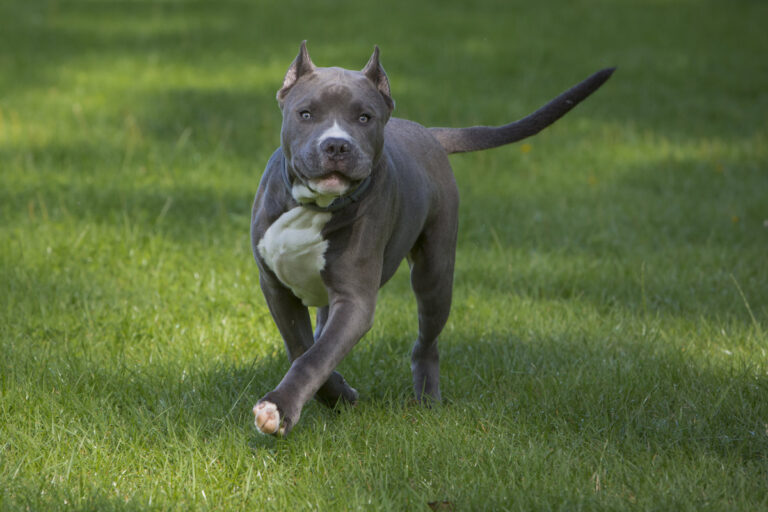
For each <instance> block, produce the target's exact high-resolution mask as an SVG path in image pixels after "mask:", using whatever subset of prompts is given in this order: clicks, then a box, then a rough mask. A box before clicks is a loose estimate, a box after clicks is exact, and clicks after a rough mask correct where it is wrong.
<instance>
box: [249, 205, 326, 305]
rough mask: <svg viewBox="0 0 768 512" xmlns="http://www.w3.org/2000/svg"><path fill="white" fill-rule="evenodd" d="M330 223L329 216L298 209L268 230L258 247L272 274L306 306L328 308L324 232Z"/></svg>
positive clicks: (324, 213)
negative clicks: (323, 278)
mask: <svg viewBox="0 0 768 512" xmlns="http://www.w3.org/2000/svg"><path fill="white" fill-rule="evenodd" d="M330 219H331V214H330V213H329V212H316V211H314V210H310V209H309V208H304V207H302V206H297V207H296V208H293V209H291V210H288V211H287V212H285V213H284V214H282V215H281V216H280V217H279V218H278V219H277V220H276V221H275V222H274V223H273V224H272V225H271V226H269V229H267V232H266V233H264V236H263V237H262V239H261V241H260V242H259V245H258V249H259V254H261V257H262V258H264V261H265V262H266V264H267V265H268V266H269V268H270V269H271V270H272V272H274V273H275V275H276V276H277V278H278V279H280V282H281V283H283V284H284V285H285V286H287V287H288V288H290V289H291V291H293V293H294V295H296V296H297V297H298V298H300V299H301V301H302V302H303V303H304V305H305V306H317V307H319V306H325V305H327V304H328V291H327V290H326V289H325V284H324V283H323V280H322V278H321V277H320V271H321V270H323V267H325V251H326V250H327V249H328V240H325V239H323V235H322V233H321V232H322V229H323V226H325V224H326V223H327V222H328V221H329V220H330Z"/></svg>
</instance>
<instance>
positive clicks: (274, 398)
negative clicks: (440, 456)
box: [254, 288, 376, 435]
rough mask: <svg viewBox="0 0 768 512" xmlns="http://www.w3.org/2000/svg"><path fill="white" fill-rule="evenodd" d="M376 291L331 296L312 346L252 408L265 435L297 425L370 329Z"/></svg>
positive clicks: (283, 431)
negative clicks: (320, 391) (324, 318)
mask: <svg viewBox="0 0 768 512" xmlns="http://www.w3.org/2000/svg"><path fill="white" fill-rule="evenodd" d="M375 292H376V288H374V291H373V293H371V292H369V295H371V296H369V297H359V296H349V295H346V294H342V295H335V296H332V297H331V303H330V307H329V313H328V320H327V322H326V324H325V327H324V328H323V332H322V333H321V334H320V337H319V338H318V339H317V340H316V341H315V343H314V344H313V345H312V346H311V347H310V348H309V349H307V350H306V351H305V352H304V353H303V354H302V355H301V356H299V357H297V358H296V359H295V360H294V361H293V363H292V364H291V368H290V369H289V370H288V373H286V374H285V377H283V380H282V381H280V384H278V385H277V387H276V388H275V389H274V390H273V391H270V392H269V393H267V394H266V395H264V397H263V398H262V399H261V400H259V402H258V403H257V404H256V407H254V412H255V413H256V424H257V425H259V423H260V416H261V417H262V418H263V419H264V421H261V423H262V424H264V425H267V426H269V427H272V428H273V429H264V428H261V427H260V429H261V430H262V432H265V433H277V434H280V435H286V434H288V432H290V430H291V429H292V428H293V427H294V425H296V422H297V421H298V419H299V416H300V415H301V409H302V408H303V407H304V404H305V403H306V402H307V401H308V400H309V399H310V398H312V396H313V395H314V394H315V393H316V392H317V391H318V390H319V389H320V387H321V386H322V385H323V384H324V383H325V382H326V381H328V379H329V377H330V376H331V375H332V374H333V373H334V369H335V368H336V366H337V365H338V364H339V363H340V362H341V360H342V359H343V358H344V356H346V355H347V354H348V353H349V351H350V350H351V349H352V347H354V346H355V344H356V343H357V342H358V340H359V339H360V338H362V337H363V335H364V334H365V333H366V332H367V331H368V329H370V328H371V325H372V324H373V314H374V310H375V306H376V293H375Z"/></svg>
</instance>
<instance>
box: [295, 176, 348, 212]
mask: <svg viewBox="0 0 768 512" xmlns="http://www.w3.org/2000/svg"><path fill="white" fill-rule="evenodd" d="M291 195H292V196H293V198H294V199H295V200H296V201H297V202H299V203H302V204H303V203H315V204H316V205H317V206H320V207H322V208H325V207H326V206H328V205H329V204H331V203H332V202H333V200H334V199H336V198H337V197H339V196H338V195H325V194H321V193H320V192H316V191H314V190H312V189H311V188H309V187H307V186H306V185H304V184H303V183H298V182H297V183H294V184H293V187H292V188H291Z"/></svg>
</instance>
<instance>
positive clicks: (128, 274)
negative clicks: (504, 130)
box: [0, 0, 768, 511]
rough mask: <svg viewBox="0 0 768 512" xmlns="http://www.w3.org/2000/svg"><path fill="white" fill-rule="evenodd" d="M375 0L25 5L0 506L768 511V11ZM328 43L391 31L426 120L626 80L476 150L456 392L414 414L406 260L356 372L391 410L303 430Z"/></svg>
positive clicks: (396, 81) (398, 79)
mask: <svg viewBox="0 0 768 512" xmlns="http://www.w3.org/2000/svg"><path fill="white" fill-rule="evenodd" d="M345 4H347V5H343V4H342V3H339V2H329V1H318V2H312V3H307V5H304V4H302V3H301V2H297V1H292V0H291V1H287V2H280V3H271V2H258V3H257V2H253V3H244V2H216V3H205V2H199V1H163V2H148V1H136V2H129V1H80V0H76V1H68V2H56V1H41V2H21V1H15V0H11V1H6V2H3V3H1V4H0V20H2V21H0V49H2V51H0V185H1V186H0V219H1V220H2V222H0V239H1V240H2V245H1V246H0V297H1V298H0V353H1V354H2V358H0V509H3V510H58V509H62V510H63V509H67V510H70V509H71V510H144V509H162V510H190V509H193V510H209V509H211V510H245V509H253V508H254V507H258V508H260V509H265V510H293V509H298V510H301V509H318V510H354V509H362V508H365V509H372V510H429V509H430V508H429V506H428V504H429V503H435V502H437V504H436V505H434V506H435V507H442V509H443V510H697V511H698V510H768V491H767V489H768V356H767V355H766V350H768V260H767V259H766V255H767V254H768V252H767V249H768V229H766V219H768V201H766V199H767V198H768V149H767V148H768V121H766V117H765V112H766V111H768V68H766V66H765V63H764V59H765V54H766V51H767V50H768V40H766V38H765V35H764V30H765V27H764V20H765V19H766V17H768V7H767V6H766V5H764V4H763V3H761V2H754V1H748V0H739V1H736V2H730V3H728V4H723V3H722V2H716V1H714V0H702V1H696V2H694V1H688V0H669V1H650V0H649V1H640V0H615V1H608V0H602V1H601V0H584V1H577V2H569V1H565V0H557V1H553V2H547V3H544V4H541V5H539V4H536V3H535V2H522V1H517V0H515V1H503V2H502V1H499V2H492V1H479V2H474V3H473V5H472V7H471V8H470V7H468V6H467V4H465V3H464V2H459V1H452V0H449V1H441V2H437V1H429V2H423V3H414V2H407V3H406V2H401V1H399V0H393V1H390V2H386V3H384V2H378V3H375V2H371V3H370V4H369V5H366V3H361V2H345ZM299 14H300V15H299ZM305 38H307V39H309V44H310V51H311V53H312V55H313V58H314V60H315V62H317V63H318V64H320V65H342V66H345V67H352V68H355V67H357V68H360V67H362V65H363V64H364V63H365V61H366V59H367V58H368V55H369V52H370V51H371V48H372V45H373V44H374V43H377V44H379V45H380V46H381V48H382V58H383V62H384V65H385V67H386V69H387V70H388V72H389V74H390V78H391V81H392V88H393V93H394V95H395V99H396V101H397V110H396V112H397V115H399V116H401V117H408V118H412V119H415V120H418V121H420V122H423V123H424V124H427V125H442V126H446V125H451V126H463V125H471V124H478V123H484V124H485V123H488V124H490V123H503V122H507V121H509V120H511V119H516V118H519V117H521V116H522V115H525V114H527V113H529V112H530V111H532V110H533V109H535V108H537V107H538V106H540V105H541V104H543V103H544V102H545V101H546V100H548V99H549V98H551V97H553V96H554V95H555V94H557V93H558V92H560V91H561V90H563V89H565V88H566V87H569V86H570V85H572V84H573V83H575V82H577V81H578V80H580V79H582V78H584V77H585V76H587V75H588V74H589V73H591V72H592V71H594V70H596V69H598V68H600V67H604V66H608V65H618V66H619V70H618V72H617V73H616V75H615V76H614V77H613V78H612V79H611V81H610V82H609V83H608V84H607V85H606V86H605V88H604V89H603V90H601V91H599V92H598V93H597V94H596V95H595V96H594V97H593V98H590V99H589V100H588V101H587V102H586V103H585V104H584V105H582V106H579V107H578V108H577V109H576V110H575V111H574V112H573V113H571V114H569V115H568V116H567V117H566V118H565V119H563V120H562V121H560V122H559V123H558V124H557V125H555V126H554V127H552V128H551V129H549V130H547V131H546V132H544V133H542V134H540V135H539V136H537V137H536V138H534V139H531V140H530V141H527V142H526V143H525V144H518V145H515V146H510V147H506V148H503V149H498V150H494V151H490V152H483V153H477V154H470V155H461V156H456V157H453V159H452V162H453V165H454V170H455V173H456V176H457V179H458V181H459V184H460V188H461V190H462V194H463V195H462V201H463V202H462V205H461V233H460V246H459V250H458V263H457V265H458V266H457V274H456V279H455V301H454V308H453V313H452V317H451V320H450V322H449V325H448V326H447V328H446V330H445V332H444V334H443V336H442V338H441V347H442V349H441V350H442V352H441V354H442V362H443V364H442V375H443V395H444V397H445V403H444V404H443V405H442V406H440V407H437V408H435V409H433V410H422V409H420V408H418V407H415V406H414V405H412V404H411V403H410V401H409V398H410V392H411V391H410V384H409V382H410V376H409V369H408V350H409V347H410V344H411V342H412V340H413V339H414V338H415V329H416V323H415V308H414V305H413V300H412V298H411V295H410V292H409V289H408V280H407V275H406V274H405V272H403V271H402V269H401V272H399V273H398V275H397V276H396V277H395V279H393V281H392V282H391V283H390V284H389V285H388V286H387V287H386V288H385V289H384V290H383V291H382V292H381V293H380V300H379V308H378V312H377V321H376V324H375V326H374V328H373V329H372V331H371V332H370V333H369V334H368V335H367V336H366V338H365V339H364V340H363V341H362V342H361V343H360V344H359V345H358V347H356V349H355V350H354V351H353V353H352V354H351V356H350V357H349V358H348V359H347V360H345V361H344V362H343V363H342V367H341V371H342V373H343V374H344V375H345V377H347V379H348V380H349V381H350V382H351V383H352V384H353V385H354V386H355V387H356V388H357V389H358V390H359V391H360V392H361V395H362V400H361V402H360V404H359V406H358V407H357V408H355V409H354V410H343V411H340V412H338V413H336V412H330V411H327V410H325V409H323V408H322V407H320V406H319V405H317V404H314V403H311V404H309V405H308V406H307V407H306V408H305V410H304V413H303V415H302V420H301V422H300V423H299V425H298V426H297V427H296V428H295V429H294V431H293V432H292V434H291V436H290V438H289V439H288V440H276V439H273V438H268V437H260V436H258V435H257V434H256V433H255V430H254V428H253V427H252V425H251V413H250V408H251V406H252V405H253V403H254V401H255V400H256V399H257V398H259V397H260V396H261V395H262V394H263V393H264V392H266V391H267V390H269V389H271V387H273V386H274V385H275V384H276V383H277V382H278V381H279V379H280V377H281V376H282V374H283V373H284V371H285V370H286V368H287V363H286V359H285V356H284V354H283V348H282V342H281V340H280V338H279V335H278V333H277V331H276V329H275V327H274V325H273V323H272V321H271V318H270V317H269V313H268V312H267V309H266V306H265V304H264V301H263V299H262V297H261V294H260V292H259V289H258V275H257V270H256V266H255V264H254V263H253V261H252V257H251V254H250V244H249V240H248V225H249V215H250V211H249V208H250V202H251V200H252V197H253V195H254V193H255V191H256V188H257V185H258V181H259V177H260V173H261V170H262V169H263V166H264V164H265V162H266V160H267V158H268V156H269V154H270V153H271V152H272V150H273V149H274V147H275V146H276V145H277V144H279V129H280V116H279V112H278V109H277V107H276V104H275V101H274V93H275V91H276V89H277V87H278V86H279V83H280V81H281V79H282V75H283V73H284V71H285V69H286V67H287V66H288V64H289V62H290V60H291V59H292V58H293V56H294V55H295V52H296V51H297V49H298V43H299V42H300V41H301V40H302V39H305ZM443 502H447V503H443Z"/></svg>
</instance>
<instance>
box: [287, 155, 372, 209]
mask: <svg viewBox="0 0 768 512" xmlns="http://www.w3.org/2000/svg"><path fill="white" fill-rule="evenodd" d="M283 182H285V186H286V187H287V188H288V193H289V194H290V193H291V191H292V190H293V183H291V177H290V175H289V174H288V162H287V160H286V159H285V157H283ZM370 185H371V175H370V174H369V175H368V176H366V177H365V179H363V181H361V182H360V184H359V185H358V186H357V187H356V188H355V190H353V191H352V192H351V193H349V194H346V195H343V196H339V197H337V198H336V199H334V200H333V201H332V202H331V204H329V205H328V206H320V205H319V204H317V203H301V206H304V207H306V208H309V209H310V210H314V211H316V212H327V213H333V212H335V211H338V210H341V209H342V208H345V207H347V206H349V205H350V204H352V203H354V202H357V201H358V200H359V199H360V198H361V197H362V196H363V194H365V191H366V190H368V187H369V186H370Z"/></svg>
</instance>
